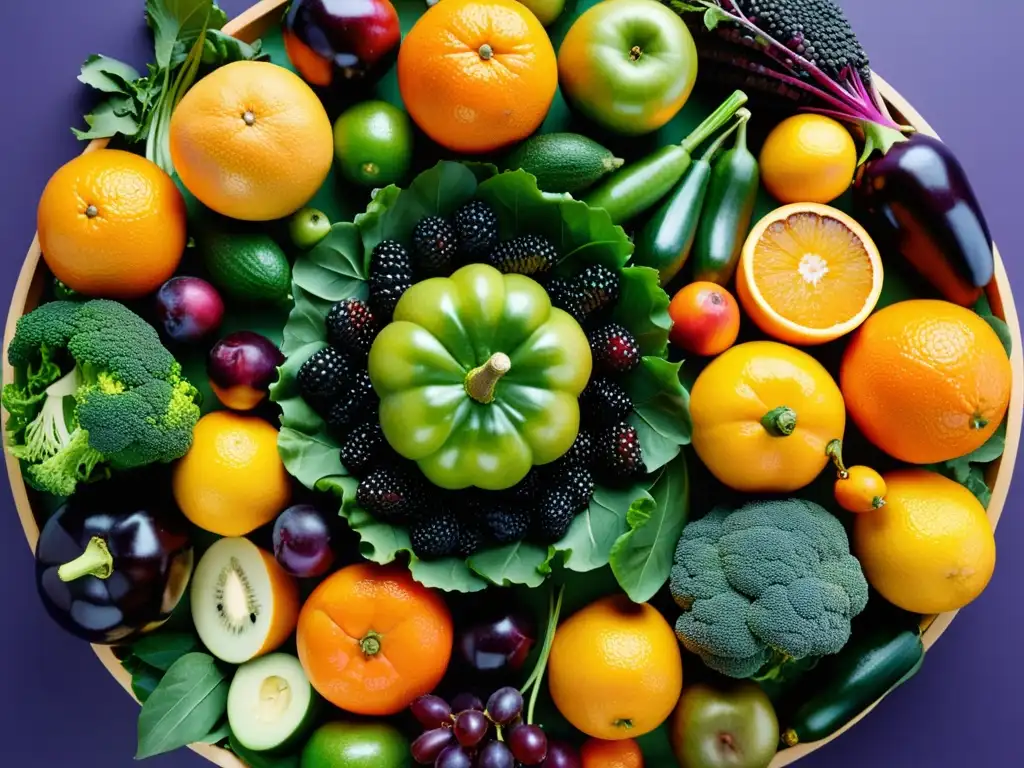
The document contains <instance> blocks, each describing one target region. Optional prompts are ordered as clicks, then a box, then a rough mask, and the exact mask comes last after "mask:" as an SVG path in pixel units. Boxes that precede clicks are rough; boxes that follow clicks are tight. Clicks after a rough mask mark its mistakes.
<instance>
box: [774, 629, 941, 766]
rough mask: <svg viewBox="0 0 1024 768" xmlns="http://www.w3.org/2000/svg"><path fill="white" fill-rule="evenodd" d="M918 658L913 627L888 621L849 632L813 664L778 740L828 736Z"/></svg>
mask: <svg viewBox="0 0 1024 768" xmlns="http://www.w3.org/2000/svg"><path fill="white" fill-rule="evenodd" d="M922 663H924V644H923V643H922V642H921V634H920V631H919V629H918V628H917V627H907V625H906V624H905V623H903V624H889V625H884V626H879V627H876V628H874V629H872V630H870V631H867V632H865V633H864V634H863V635H862V636H860V637H859V638H858V637H854V638H853V639H852V640H851V641H850V642H849V643H847V645H846V647H845V648H843V650H841V651H840V652H839V653H838V654H836V655H835V656H830V657H827V658H825V659H823V660H822V661H821V663H820V664H819V665H818V667H817V669H816V670H815V672H814V676H813V681H814V686H813V689H812V690H813V692H812V693H811V696H810V698H808V699H805V700H804V701H803V703H802V704H801V705H800V706H799V707H797V708H796V710H795V712H794V713H793V714H792V716H790V717H787V718H785V722H784V728H783V731H782V743H783V744H784V745H785V746H787V747H794V746H796V745H797V744H804V743H807V742H811V741H820V740H821V739H824V738H827V737H828V736H831V735H832V734H833V733H835V732H836V731H838V730H839V729H840V728H842V727H843V726H845V725H846V724H847V723H849V722H850V721H851V720H853V719H854V718H855V717H856V716H857V715H859V714H860V713H861V712H863V711H864V710H865V709H867V708H868V707H869V706H871V705H872V704H874V703H875V702H876V701H878V700H879V699H880V698H881V697H882V696H884V695H885V694H887V693H888V692H889V691H891V690H893V689H894V688H896V687H897V686H899V685H902V684H903V683H904V682H906V681H907V680H909V679H910V678H911V677H913V676H914V675H915V674H916V673H917V671H918V670H919V669H920V668H921V664H922ZM808 682H810V680H808Z"/></svg>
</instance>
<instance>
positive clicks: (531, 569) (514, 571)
mask: <svg viewBox="0 0 1024 768" xmlns="http://www.w3.org/2000/svg"><path fill="white" fill-rule="evenodd" d="M548 560H549V554H548V549H547V547H541V546H538V545H536V544H530V543H528V542H525V541H520V542H516V543H514V544H507V545H505V546H504V547H497V548H495V549H485V550H483V551H482V552H478V553H477V554H475V555H473V556H472V557H471V558H470V559H469V567H470V568H471V569H473V571H474V572H476V573H478V574H479V575H481V576H483V577H484V578H485V579H487V580H488V581H489V582H491V583H492V584H496V585H497V586H499V587H505V586H509V585H512V584H525V585H526V586H528V587H539V586H540V585H541V584H543V583H544V579H545V574H544V573H543V572H542V570H541V569H542V568H543V566H544V565H545V564H546V563H547V562H548Z"/></svg>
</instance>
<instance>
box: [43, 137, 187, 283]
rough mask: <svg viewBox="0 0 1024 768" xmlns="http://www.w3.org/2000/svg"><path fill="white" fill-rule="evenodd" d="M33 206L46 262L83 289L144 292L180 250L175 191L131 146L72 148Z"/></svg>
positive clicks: (170, 268) (182, 239)
mask: <svg viewBox="0 0 1024 768" xmlns="http://www.w3.org/2000/svg"><path fill="white" fill-rule="evenodd" d="M37 213H38V219H37V224H38V228H39V246H40V248H41V250H42V252H43V260H44V261H45V262H46V266H48V267H49V268H50V271H51V272H53V274H54V275H55V276H56V277H57V279H59V280H62V281H63V282H64V284H65V285H67V286H68V287H69V288H72V289H74V290H76V291H78V292H79V293H82V294H85V295H86V296H102V297H105V298H110V299H135V298H139V297H141V296H145V295H146V294H147V293H152V292H153V291H155V290H156V289H157V288H159V287H160V286H161V285H162V284H163V283H164V281H166V280H167V279H168V278H170V277H171V275H173V274H174V271H175V270H176V269H177V268H178V264H179V262H180V261H181V256H182V254H183V253H184V252H185V243H186V241H187V236H186V234H185V200H184V198H183V197H182V196H181V192H180V191H179V190H178V188H177V187H176V186H175V184H174V182H173V181H172V180H171V177H170V176H168V175H167V174H166V173H164V172H163V171H162V170H161V169H160V167H159V166H157V165H156V164H155V163H152V162H150V161H149V160H147V159H146V158H144V157H140V156H139V155H135V154H132V153H131V152H124V151H121V150H118V149H100V150H95V151H92V152H86V153H85V154H83V155H79V156H78V157H76V158H75V159H74V160H72V161H70V162H69V163H67V164H66V165H64V166H63V167H62V168H60V169H59V170H58V171H57V172H56V173H55V174H54V175H53V176H52V177H51V178H50V180H49V182H47V184H46V188H45V189H44V190H43V194H42V197H41V198H40V200H39V208H38V212H37Z"/></svg>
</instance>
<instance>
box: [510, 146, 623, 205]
mask: <svg viewBox="0 0 1024 768" xmlns="http://www.w3.org/2000/svg"><path fill="white" fill-rule="evenodd" d="M622 163H623V160H622V158H621V157H616V156H615V153H614V152H612V151H611V150H610V149H608V148H607V147H604V146H602V145H601V144H598V143H597V142H596V141H594V140H593V139H591V138H588V137H586V136H581V135H580V134H578V133H544V134H540V135H539V136H534V137H532V138H529V139H527V140H526V141H524V142H523V143H522V144H520V145H519V146H518V147H516V148H515V150H513V151H512V153H511V154H510V155H509V156H508V159H507V160H506V166H507V167H508V168H510V169H516V168H522V169H523V170H524V171H526V172H527V173H529V174H532V175H533V176H534V177H535V178H536V179H537V186H538V187H539V188H540V189H541V190H542V191H543V192H568V193H570V194H573V195H575V194H578V193H580V192H583V191H584V190H587V189H590V187H592V186H594V184H596V183H597V182H598V181H600V180H601V179H602V178H603V177H605V176H607V175H608V174H609V173H611V172H612V171H614V170H617V169H618V168H620V167H622Z"/></svg>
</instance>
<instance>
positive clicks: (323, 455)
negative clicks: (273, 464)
mask: <svg viewBox="0 0 1024 768" xmlns="http://www.w3.org/2000/svg"><path fill="white" fill-rule="evenodd" d="M340 449H341V446H340V445H338V442H337V440H335V439H334V438H333V437H332V436H331V435H329V434H328V433H327V432H326V431H322V432H317V433H316V434H314V435H307V434H304V433H302V432H298V431H296V430H294V429H292V428H291V427H281V430H280V432H279V434H278V438H277V450H278V452H279V453H280V454H281V460H282V461H283V462H284V466H285V469H287V470H288V474H290V475H291V476H292V477H294V478H295V479H296V480H298V481H299V482H300V483H302V484H303V485H304V486H306V487H307V488H309V489H310V490H313V489H315V488H316V487H317V483H318V482H319V481H320V480H321V479H323V478H325V477H331V476H333V475H339V476H344V475H347V474H348V472H347V470H346V469H345V467H344V466H342V464H341V453H340Z"/></svg>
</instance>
